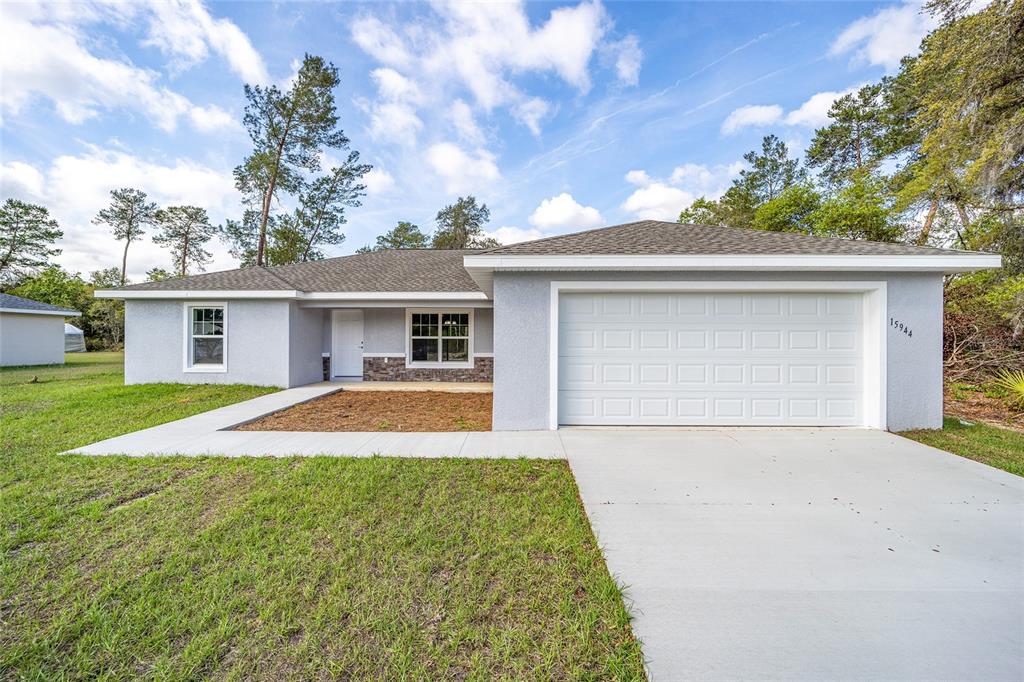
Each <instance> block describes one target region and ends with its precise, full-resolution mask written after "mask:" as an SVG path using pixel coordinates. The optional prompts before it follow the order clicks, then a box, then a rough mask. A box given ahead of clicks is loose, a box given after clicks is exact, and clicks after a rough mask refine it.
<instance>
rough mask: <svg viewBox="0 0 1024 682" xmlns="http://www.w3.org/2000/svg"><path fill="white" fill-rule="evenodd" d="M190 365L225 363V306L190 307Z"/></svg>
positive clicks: (204, 365) (213, 365)
mask: <svg viewBox="0 0 1024 682" xmlns="http://www.w3.org/2000/svg"><path fill="white" fill-rule="evenodd" d="M188 331H189V334H188V343H189V348H188V352H189V363H188V364H189V366H191V367H216V366H218V365H223V364H224V307H223V306H195V307H192V308H189V329H188Z"/></svg>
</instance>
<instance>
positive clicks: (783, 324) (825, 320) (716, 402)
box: [97, 221, 1000, 430]
mask: <svg viewBox="0 0 1024 682" xmlns="http://www.w3.org/2000/svg"><path fill="white" fill-rule="evenodd" d="M999 265H1000V257H999V256H996V255H990V254H984V253H974V252H961V251H952V250H944V249H936V248H926V247H916V246H907V245H902V244H885V243H876V242H864V241H847V240H841V239H825V238H818V237H811V236H807V235H801V234H789V233H772V232H760V231H755V230H746V229H735V228H726V227H712V226H702V225H679V224H676V223H666V222H657V221H641V222H635V223H628V224H625V225H616V226H613V227H607V228H602V229H597V230H590V231H587V232H580V233H576V234H569V235H563V236H558V237H550V238H547V239H540V240H537V241H532V242H525V243H521V244H514V245H511V246H505V247H500V248H496V249H491V250H487V251H436V250H393V251H379V252H372V253H366V254H358V255H353V256H344V257H341V258H333V259H328V260H322V261H316V262H311V263H301V264H293V265H284V266H278V267H249V268H243V269H240V270H231V271H227V272H214V273H208V274H202V275H196V276H193V277H187V278H184V279H177V280H167V281H162V282H147V283H145V284H137V285H133V286H129V287H124V288H121V289H116V290H110V291H103V292H98V293H97V295H98V296H108V297H116V298H123V299H125V301H126V357H125V377H126V381H127V382H128V383H141V382H153V381H170V382H233V383H234V382H237V383H251V384H268V385H275V386H297V385H300V384H307V383H310V382H315V381H320V380H322V379H324V378H331V379H337V378H346V377H349V378H356V379H362V380H363V381H398V380H401V381H421V380H431V381H493V383H494V420H493V423H494V428H495V429H496V430H523V429H553V428H557V427H558V426H559V425H651V426H654V425H762V426H771V425H785V426H812V425H814V426H864V427H871V428H879V429H890V430H903V429H910V428H919V427H938V426H940V425H941V423H942V307H943V289H942V283H943V275H945V274H948V273H957V272H969V271H974V270H980V269H985V268H994V267H999Z"/></svg>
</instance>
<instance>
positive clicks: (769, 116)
mask: <svg viewBox="0 0 1024 682" xmlns="http://www.w3.org/2000/svg"><path fill="white" fill-rule="evenodd" d="M860 87H861V86H859V85H857V86H854V87H852V88H847V89H846V90H842V91H835V92H833V91H826V92H818V93H815V94H813V95H811V96H810V97H809V98H808V99H807V100H806V101H805V102H804V103H803V104H801V105H800V106H799V107H797V108H796V109H793V110H792V111H790V112H789V113H785V112H784V111H783V109H782V107H780V106H779V105H777V104H768V105H750V106H745V107H740V108H739V109H734V110H733V111H732V113H730V114H729V115H728V116H727V117H726V118H725V121H723V122H722V134H723V135H733V134H735V133H737V132H739V131H741V130H743V129H744V128H764V127H767V126H772V125H787V126H805V127H807V128H820V127H821V126H823V125H825V124H827V123H828V121H829V118H828V110H829V109H830V108H831V107H832V103H833V102H835V101H836V100H837V99H839V98H840V97H842V96H843V95H847V94H850V93H852V92H856V91H857V90H858V89H859V88H860Z"/></svg>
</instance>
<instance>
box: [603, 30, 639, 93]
mask: <svg viewBox="0 0 1024 682" xmlns="http://www.w3.org/2000/svg"><path fill="white" fill-rule="evenodd" d="M611 49H612V50H613V52H615V54H616V56H615V73H616V75H618V77H619V81H620V82H622V83H625V84H626V85H636V84H637V83H639V82H640V66H641V64H643V61H644V52H643V50H641V49H640V41H639V40H638V39H637V37H636V36H635V35H628V36H626V37H625V38H623V39H622V40H620V41H619V42H617V43H614V44H613V45H612V46H611Z"/></svg>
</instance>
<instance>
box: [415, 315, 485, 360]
mask: <svg viewBox="0 0 1024 682" xmlns="http://www.w3.org/2000/svg"><path fill="white" fill-rule="evenodd" d="M413 313H435V314H437V315H438V316H439V317H438V320H437V323H438V326H440V324H441V319H440V315H442V314H444V313H468V314H469V339H468V341H469V343H468V344H467V345H468V351H469V358H468V360H467V361H466V362H441V361H440V360H438V361H437V362H413V360H412V316H413ZM475 331H476V330H475V328H474V315H473V309H472V308H406V309H405V366H406V367H407V368H410V369H414V368H431V369H472V368H473V366H474V364H475V360H474V358H475V357H476V355H475V353H474V352H473V341H474V339H475V338H476V334H475V333H474V332H475ZM441 343H442V342H441V341H438V346H437V353H438V357H440V355H441Z"/></svg>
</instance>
